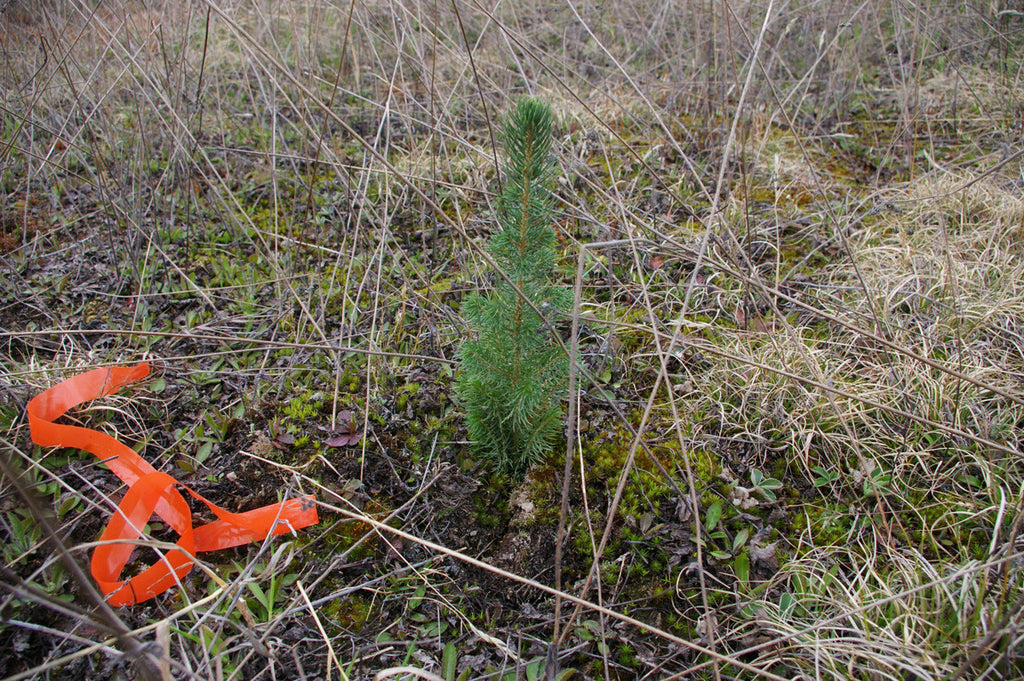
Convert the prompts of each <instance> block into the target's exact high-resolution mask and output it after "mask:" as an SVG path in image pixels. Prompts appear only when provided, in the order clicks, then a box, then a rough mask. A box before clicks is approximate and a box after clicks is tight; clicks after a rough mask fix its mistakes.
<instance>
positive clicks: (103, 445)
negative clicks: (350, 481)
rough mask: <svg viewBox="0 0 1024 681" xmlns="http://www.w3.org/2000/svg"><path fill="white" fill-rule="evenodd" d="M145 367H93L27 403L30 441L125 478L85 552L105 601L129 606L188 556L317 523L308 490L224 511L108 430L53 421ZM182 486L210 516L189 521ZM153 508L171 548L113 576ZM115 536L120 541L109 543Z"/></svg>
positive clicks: (187, 564)
mask: <svg viewBox="0 0 1024 681" xmlns="http://www.w3.org/2000/svg"><path fill="white" fill-rule="evenodd" d="M148 374H149V364H148V363H146V362H143V363H141V364H136V365H135V366H132V367H113V368H110V369H96V370H94V371H88V372H86V373H84V374H80V375H78V376H75V377H74V378H69V379H68V380H66V381H63V382H62V383H58V384H57V385H55V386H53V387H52V388H50V389H49V390H47V391H45V392H42V393H40V394H39V395H36V396H35V397H33V398H32V399H31V400H30V401H29V403H28V423H29V428H30V429H31V432H32V440H33V441H34V442H35V443H36V444H38V445H42V446H44V447H77V448H79V449H84V450H86V451H87V452H91V453H93V454H95V455H96V456H98V457H99V458H100V459H101V460H103V461H104V463H106V464H107V466H108V467H109V468H110V470H111V471H113V472H114V474H115V475H117V477H119V478H121V480H123V481H124V482H125V484H127V485H128V492H127V493H126V494H125V495H124V498H123V499H121V503H120V504H119V505H118V508H117V511H116V512H115V513H114V514H113V516H112V517H111V518H110V522H109V523H108V524H107V528H106V529H105V530H104V531H103V535H102V536H101V537H100V541H101V542H112V543H108V544H102V545H101V546H98V547H96V550H95V551H93V554H92V576H93V577H94V578H95V579H96V582H97V583H98V584H99V586H100V589H101V590H102V591H103V593H104V595H106V596H107V600H108V601H109V602H110V604H111V605H134V604H135V603H141V602H143V601H146V600H149V599H150V598H153V597H154V596H156V595H158V594H161V593H163V592H164V591H166V590H167V589H169V588H171V587H172V586H174V585H175V584H177V583H178V581H179V580H180V579H181V578H182V577H184V576H185V575H186V574H187V573H188V571H189V570H191V569H192V562H193V558H192V557H193V556H195V555H196V553H198V552H200V551H216V550H218V549H226V548H229V547H232V546H239V545H241V544H245V543H247V542H252V541H261V540H263V539H265V538H266V537H267V535H279V534H284V533H286V532H290V531H293V530H298V529H300V528H303V527H308V526H309V525H313V524H315V523H317V522H318V518H317V513H316V505H315V504H314V502H313V498H312V497H302V498H299V499H289V500H288V501H285V502H283V503H280V504H271V505H270V506H264V507H263V508H257V509H255V510H252V511H246V512H245V513H231V512H229V511H225V510H224V509H222V508H220V507H219V506H217V505H216V504H214V503H212V502H210V501H207V500H206V499H204V498H203V497H202V496H201V495H199V494H197V493H196V492H194V491H192V490H191V489H189V488H188V487H185V486H184V485H182V484H181V483H179V482H178V481H177V480H175V479H174V478H172V477H171V476H169V475H167V474H166V473H161V472H159V471H157V470H156V469H155V468H153V467H152V466H151V465H149V463H148V462H147V461H146V460H145V459H143V458H142V457H141V456H139V455H138V454H136V453H135V452H134V451H133V450H132V449H131V448H129V447H128V446H126V445H124V444H122V443H120V442H118V441H117V440H115V439H114V438H112V437H110V436H109V435H105V434H104V433H100V432H98V431H95V430H90V429H88V428H80V427H78V426H67V425H63V424H60V423H54V421H55V420H56V419H58V418H60V417H61V416H63V415H64V414H65V413H67V411H68V410H69V409H71V408H73V407H76V406H78V405H80V404H82V403H83V402H88V401H89V400H94V399H96V398H98V397H103V396H105V395H109V394H110V393H112V392H115V391H117V390H118V389H119V388H120V387H121V386H123V385H126V384H128V383H133V382H135V381H138V380H139V379H141V378H144V377H145V376H147V375H148ZM177 487H182V488H183V489H184V490H185V491H186V492H188V493H189V494H190V495H192V497H194V498H195V499H197V500H199V501H201V502H203V503H204V504H206V506H207V508H209V509H210V510H211V511H212V512H213V514H214V515H215V516H217V518H218V519H217V520H215V521H213V522H211V523H207V524H206V525H201V526H199V527H192V513H191V511H190V510H189V507H188V504H187V503H186V502H185V498H184V497H183V496H182V495H181V493H180V492H179V491H178V490H177ZM154 513H155V514H156V515H157V516H158V517H160V518H162V519H163V520H164V522H166V523H167V525H169V526H170V527H172V528H173V529H174V531H175V532H177V533H178V535H179V537H180V538H179V539H178V542H177V547H178V548H177V549H172V550H171V551H169V552H168V553H167V554H162V555H161V558H160V560H158V561H157V562H156V563H154V564H153V565H151V566H150V567H148V568H147V569H146V570H144V571H143V572H142V573H140V574H138V575H136V576H134V577H132V578H131V579H129V580H126V581H122V580H121V579H120V575H121V571H122V570H123V569H124V567H125V565H127V564H128V561H129V560H130V559H131V555H132V551H133V550H134V549H135V547H136V540H138V539H141V538H142V536H143V535H142V533H141V529H142V527H143V526H144V525H145V524H146V523H148V522H149V519H150V518H151V517H152V516H153V514H154ZM119 540H123V541H122V542H121V543H117V542H118V541H119Z"/></svg>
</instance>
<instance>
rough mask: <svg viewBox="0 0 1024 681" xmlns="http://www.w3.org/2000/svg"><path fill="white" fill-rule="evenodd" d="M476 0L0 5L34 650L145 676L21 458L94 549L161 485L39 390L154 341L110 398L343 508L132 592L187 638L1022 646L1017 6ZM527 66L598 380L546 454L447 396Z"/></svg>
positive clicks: (24, 600) (834, 672)
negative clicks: (62, 548)
mask: <svg viewBox="0 0 1024 681" xmlns="http://www.w3.org/2000/svg"><path fill="white" fill-rule="evenodd" d="M4 6H5V3H3V2H2V1H0V7H4ZM453 7H454V9H453V8H451V7H444V8H441V7H437V8H435V7H433V6H430V5H429V4H424V3H418V2H406V1H404V0H403V1H402V2H395V3H390V4H388V5H386V6H385V5H380V4H374V3H355V4H354V5H352V6H351V7H350V6H349V5H345V6H344V7H342V6H338V5H333V4H330V3H318V2H309V3H305V4H301V5H299V4H294V3H285V4H277V5H273V6H270V5H267V4H265V3H250V2H238V3H218V2H211V3H208V4H206V5H200V4H197V3H166V4H164V5H160V4H152V3H150V4H147V5H145V6H144V5H142V4H138V3H134V2H120V1H118V0H109V1H105V2H100V3H98V4H92V3H79V2H68V3H37V4H35V5H30V4H29V3H27V2H26V1H25V0H22V1H21V2H18V3H15V4H14V5H12V6H11V7H10V8H7V9H6V10H5V11H4V13H3V15H2V16H0V54H2V61H0V83H2V86H0V101H2V107H0V192H2V194H3V197H4V201H3V202H2V204H0V263H2V264H0V267H2V269H3V276H2V277H0V291H2V298H0V302H2V305H0V343H2V350H0V390H2V392H3V395H4V399H3V400H0V430H2V432H3V440H2V441H0V444H2V446H3V450H4V468H3V478H2V480H0V539H2V543H3V552H2V556H0V558H2V571H0V586H3V587H4V591H3V593H2V594H0V650H8V651H14V652H15V653H16V654H15V655H2V656H0V676H2V677H4V678H7V677H16V678H44V677H46V676H47V675H50V674H53V675H58V676H62V677H64V676H66V677H72V676H76V675H78V676H89V677H92V676H97V677H100V676H103V677H107V676H109V677H112V678H133V677H135V676H136V675H137V672H138V668H137V667H136V666H135V664H136V661H134V660H133V658H132V656H131V654H128V655H125V653H126V652H130V647H125V643H124V639H122V640H121V641H114V640H108V638H107V636H108V633H109V632H110V631H111V630H112V629H111V628H112V627H113V625H112V624H111V622H110V621H108V620H105V619H104V615H103V613H102V611H101V610H100V609H99V608H98V606H97V604H96V603H95V602H93V601H91V600H90V598H89V595H88V591H87V589H86V588H85V585H83V584H82V583H80V582H78V581H77V578H76V577H75V575H74V574H73V573H72V571H71V570H69V566H68V565H67V564H65V563H63V562H61V560H60V559H59V557H57V554H56V551H55V550H54V546H53V545H52V543H51V541H50V540H49V539H48V538H47V536H46V532H45V525H46V523H44V522H41V521H40V518H39V515H38V513H36V512H34V511H33V509H32V508H31V507H30V506H29V505H26V504H25V503H24V502H22V501H21V499H20V497H19V496H18V494H17V493H16V488H22V489H30V490H32V492H33V494H34V495H35V498H36V499H37V502H38V503H37V504H36V506H38V509H36V510H37V511H38V510H40V509H45V511H46V514H48V516H47V517H49V519H50V524H51V525H52V526H53V527H55V528H56V531H57V534H58V535H59V537H60V539H61V541H62V542H63V543H64V545H66V546H67V547H68V548H69V549H70V551H71V556H72V557H73V558H74V559H75V561H76V562H77V563H78V565H81V566H86V565H87V564H88V553H87V551H86V549H84V548H82V547H84V546H86V545H87V544H88V543H89V542H92V541H95V539H96V538H97V537H98V536H99V532H100V531H101V529H102V526H103V525H104V523H105V522H106V517H107V516H108V515H109V513H110V509H111V508H113V501H111V500H112V499H117V498H118V497H119V496H120V495H121V494H122V493H123V490H122V489H119V488H118V487H116V486H115V484H114V481H113V479H112V477H111V476H110V474H109V473H108V472H107V471H105V470H104V469H103V468H102V467H101V466H97V465H95V464H94V462H93V461H92V460H91V459H90V458H89V457H87V456H85V455H84V454H82V453H80V452H76V451H72V450H64V449H57V450H49V449H47V450H44V449H41V448H39V447H36V446H33V445H32V444H31V442H30V441H29V439H28V428H27V426H26V423H25V418H24V406H25V403H26V402H27V400H28V399H29V398H30V397H31V396H32V395H34V394H36V393H37V392H39V391H40V390H42V389H44V388H45V387H48V386H50V385H52V384H53V383H55V382H56V381H58V380H60V379H61V378H63V377H66V376H68V375H70V374H72V373H76V372H78V371H80V370H82V369H86V368H93V367H96V366H104V365H109V364H114V363H117V364H127V363H131V362H134V361H137V360H138V359H140V358H142V357H148V358H149V359H150V360H151V361H152V362H153V363H154V364H155V365H156V366H157V367H158V369H159V371H158V372H157V375H156V376H155V377H154V378H153V379H152V380H150V381H149V382H148V383H146V384H144V385H141V386H139V387H136V388H132V389H131V390H128V391H124V392H123V393H121V394H119V395H116V396H111V397H109V398H106V399H104V400H102V401H101V402H96V403H93V404H91V405H89V406H88V407H87V408H84V409H82V410H80V411H79V412H78V413H76V414H75V415H74V419H75V420H76V421H78V422H81V423H82V424H84V425H88V426H89V427H91V428H97V429H101V430H103V431H104V432H108V433H110V434H111V435H115V436H116V437H119V438H120V439H122V440H123V441H126V442H129V443H131V444H135V445H137V448H138V449H139V450H140V451H144V454H145V456H146V457H147V458H148V459H149V460H150V461H151V462H153V464H154V466H156V467H157V468H158V469H160V470H163V471H166V472H168V473H171V474H172V475H174V476H175V477H177V478H178V479H179V480H181V481H183V482H185V483H187V484H188V485H190V486H191V487H193V488H194V489H196V490H197V491H199V492H200V493H202V494H203V495H205V496H207V497H208V498H210V499H212V500H215V501H216V502H217V503H221V504H223V505H224V506H225V507H226V508H230V509H231V510H245V509H249V508H254V507H257V506H260V505H263V504H267V503H271V502H274V501H276V500H278V499H279V498H281V497H282V496H284V495H292V494H295V493H296V492H297V490H303V491H305V492H313V493H315V494H316V496H317V498H318V500H319V502H320V503H321V509H320V511H321V518H322V522H321V524H320V525H319V526H318V527H315V528H308V529H306V530H303V531H301V532H299V533H297V534H296V535H295V536H294V537H290V538H289V537H280V538H278V539H277V540H275V541H272V542H270V543H267V544H265V545H254V546H251V547H245V548H237V549H232V550H229V551H223V552H218V553H213V554H203V555H202V557H201V559H202V561H203V564H204V566H205V567H206V568H208V571H207V570H193V571H192V572H191V573H190V574H189V575H188V577H187V578H186V579H185V580H184V581H183V584H182V585H181V588H179V589H175V590H172V591H171V592H168V593H167V594H166V595H164V596H161V597H160V598H158V599H155V600H153V601H150V602H147V603H146V604H143V605H140V606H135V607H133V608H130V609H123V610H121V611H119V612H117V613H116V615H117V617H119V618H120V619H121V621H122V622H123V625H124V630H125V631H129V632H132V633H131V634H130V635H129V636H130V637H131V638H133V639H135V640H137V641H139V642H140V643H144V644H153V645H152V646H151V647H150V648H148V649H149V650H156V651H159V652H158V656H163V657H164V659H166V660H167V664H168V665H169V668H168V674H169V676H170V678H216V679H229V678H243V677H251V678H253V679H258V678H303V677H305V678H315V677H321V678H323V677H329V676H332V675H337V674H338V673H339V671H340V673H341V675H342V676H343V678H350V679H357V678H373V677H374V675H375V674H377V673H378V672H388V671H389V670H390V671H394V670H396V669H397V668H400V667H416V668H418V669H420V670H423V671H427V672H431V673H434V674H436V675H438V676H440V677H441V678H444V679H455V678H467V679H468V678H503V679H504V678H527V679H536V678H543V677H544V675H545V674H546V673H547V672H548V671H549V669H548V667H549V666H550V664H551V658H549V657H548V653H549V650H550V649H551V644H552V641H554V640H556V637H557V642H558V646H557V650H558V658H557V659H558V665H559V668H560V670H562V671H563V672H565V674H566V678H568V677H569V676H573V677H574V678H608V679H610V678H668V677H672V675H674V674H682V673H688V674H689V675H690V678H707V679H718V678H744V679H753V678H786V679H789V678H808V679H860V678H864V679H867V678H883V677H884V678H900V679H936V680H937V679H945V680H948V681H955V680H956V679H997V678H1018V677H1021V676H1024V661H1022V658H1021V654H1020V650H1021V641H1020V634H1019V631H1020V630H1021V624H1022V622H1021V612H1022V608H1021V605H1022V602H1024V600H1022V599H1024V584H1022V578H1024V573H1022V571H1021V555H1022V554H1021V551H1022V546H1024V543H1022V539H1021V538H1020V536H1019V534H1020V523H1021V519H1022V518H1024V515H1022V507H1024V497H1022V496H1021V495H1022V492H1021V486H1020V482H1019V481H1020V480H1021V477H1022V475H1024V471H1022V463H1021V461H1022V459H1021V436H1020V433H1021V425H1022V422H1024V392H1022V391H1021V388H1020V386H1021V385H1024V283H1022V282H1024V271H1022V270H1024V265H1022V263H1024V257H1022V255H1024V254H1022V250H1024V200H1022V199H1021V196H1022V193H1024V180H1022V175H1021V162H1020V158H1021V156H1020V152H1019V150H1018V149H1017V148H1016V147H1017V146H1018V145H1019V139H1020V131H1021V129H1022V127H1024V96H1022V94H1021V93H1022V92H1024V90H1022V88H1021V83H1020V73H1021V63H1022V60H1021V46H1022V44H1024V37H1022V35H1021V31H1022V29H1024V23H1022V22H1021V20H1020V17H1019V14H1018V13H1016V12H1014V11H1013V10H1012V9H1000V7H996V6H994V5H990V4H988V3H986V4H984V6H982V5H980V4H979V5H978V6H977V7H974V6H973V4H972V3H968V5H956V6H953V5H948V6H946V5H943V6H942V7H932V8H931V9H930V10H929V11H928V12H927V13H925V12H924V11H923V10H922V13H920V14H916V13H915V11H916V10H913V9H911V8H909V7H903V6H899V7H897V6H890V5H885V4H884V3H875V4H874V5H865V6H864V7H863V8H862V9H860V10H858V11H857V12H854V13H853V14H852V15H851V14H850V12H849V11H848V8H847V7H846V6H845V5H840V4H838V3H832V4H831V5H830V4H827V3H826V4H825V5H821V4H817V5H806V4H799V3H798V4H796V5H787V6H786V7H784V8H780V7H777V6H775V5H771V4H768V5H758V4H754V3H748V4H745V5H742V6H735V7H733V6H730V8H729V9H730V10H731V11H727V10H726V8H718V7H715V8H710V7H705V6H700V7H698V6H696V5H694V6H685V7H680V6H678V5H672V4H668V3H666V4H664V5H652V6H650V7H647V6H644V7H639V6H638V7H626V6H625V5H624V4H620V5H616V4H614V3H613V4H612V5H610V6H609V7H604V8H600V9H599V8H592V9H586V10H584V9H582V8H574V7H572V6H569V5H566V6H564V7H562V6H559V7H539V6H538V7H533V6H529V5H522V4H521V3H520V4H518V5H516V6H515V8H514V9H513V8H512V7H511V6H503V7H501V8H500V10H496V12H498V13H497V14H495V15H491V16H487V15H485V14H483V13H481V10H480V9H479V8H478V7H476V6H472V7H471V6H469V5H454V6H453ZM350 9H351V16H350V15H349V11H350ZM931 10H934V11H931ZM577 12H578V14H577ZM762 26H764V27H765V31H764V33H763V35H761V29H762ZM759 35H761V37H760V38H759V37H758V36H759ZM467 45H469V46H471V47H472V48H473V56H474V58H473V60H472V61H470V60H469V59H468V56H467V55H468V51H467ZM755 56H756V59H755V58H754V57H755ZM751 69H753V72H752V73H753V75H752V77H751V78H749V79H748V77H747V76H748V74H749V73H751ZM526 93H529V94H534V95H537V94H540V95H542V96H543V98H544V99H545V100H547V101H550V102H552V104H553V108H554V110H555V111H557V112H560V115H559V119H558V120H557V122H556V125H555V129H554V135H555V138H556V139H555V142H556V144H555V147H556V149H557V155H556V158H555V161H556V163H557V164H558V170H557V173H556V175H557V177H558V178H559V180H558V184H557V186H556V188H555V196H554V199H555V201H554V203H555V224H556V236H557V239H558V241H557V248H558V257H559V265H560V267H561V271H564V272H566V273H574V272H576V273H578V277H579V278H578V282H577V281H575V280H574V277H573V276H572V274H566V276H565V281H564V282H561V283H564V284H565V285H567V286H569V285H572V284H575V283H578V284H579V286H580V291H581V296H580V299H581V304H580V308H579V317H578V319H576V320H575V321H576V322H578V333H577V335H576V337H575V338H574V337H572V334H571V331H570V329H571V328H573V321H574V320H573V319H572V318H571V317H572V315H569V314H567V315H565V319H564V320H561V321H560V322H558V323H557V324H556V327H557V328H558V329H559V330H561V331H562V332H563V334H564V338H563V340H565V341H566V345H567V347H570V348H571V347H573V345H575V346H576V347H578V353H579V371H578V375H577V387H578V389H579V390H578V394H577V395H574V396H573V399H575V400H576V403H575V405H574V408H573V409H572V410H570V413H571V414H572V415H573V416H572V418H570V420H569V421H568V424H567V426H568V427H567V433H566V434H567V437H568V440H569V444H570V448H569V449H570V451H571V452H572V456H573V461H572V462H571V463H572V464H573V465H572V466H571V467H570V468H569V469H565V468H564V460H562V456H563V455H562V453H561V452H551V454H550V455H549V456H548V457H546V458H543V459H542V460H541V461H540V462H539V463H538V464H537V465H536V466H534V467H533V468H532V469H531V470H530V472H529V474H528V475H527V476H526V478H525V480H524V481H522V483H519V484H514V483H510V482H509V481H508V480H507V479H506V478H504V477H502V476H500V475H497V474H496V473H495V471H494V470H493V469H492V468H491V466H490V465H489V464H488V463H487V462H486V461H480V460H477V458H476V456H475V454H474V453H473V450H472V448H471V447H470V446H469V443H468V441H467V439H468V438H467V432H466V428H465V425H464V420H463V414H462V413H461V411H460V409H459V408H458V407H457V406H456V402H455V401H454V400H453V399H452V395H453V380H454V372H455V365H454V358H455V356H456V350H457V348H458V347H459V345H460V343H461V342H462V341H463V340H464V338H465V336H466V332H465V330H464V329H463V327H462V322H461V321H460V318H459V307H460V304H461V302H462V300H463V299H464V298H466V297H467V296H468V295H470V294H472V293H473V292H475V291H478V290H482V289H486V288H488V287H490V286H491V285H493V283H494V281H493V274H490V273H488V267H487V265H486V264H485V263H484V262H483V259H482V258H481V257H480V254H481V253H482V252H483V251H482V242H483V240H484V237H485V236H486V235H487V234H488V233H489V232H490V222H489V220H490V217H491V216H492V215H494V206H495V205H496V203H497V192H498V190H499V187H498V186H497V183H496V173H495V170H494V161H495V155H494V146H493V143H494V138H493V136H492V134H491V129H490V126H492V125H493V124H494V123H495V121H496V120H497V118H496V117H497V115H498V113H499V112H502V111H505V110H507V109H508V107H509V105H510V104H511V102H513V101H515V98H516V97H518V96H519V95H521V94H526ZM565 470H571V473H572V476H571V478H570V479H569V480H568V481H566V480H564V479H563V478H564V471H565ZM566 482H568V486H567V487H564V486H565V484H566ZM563 489H564V490H565V492H566V494H567V500H568V504H567V511H566V513H565V515H564V516H563V514H562V509H561V498H562V494H563ZM194 510H195V511H196V512H198V509H194ZM560 520H562V521H564V525H565V535H564V538H563V540H562V543H561V547H562V551H561V553H560V555H558V556H557V558H556V548H555V547H556V543H557V541H558V531H557V528H558V526H559V521H560ZM147 529H148V530H149V531H150V533H151V534H152V536H153V538H154V539H156V540H167V539H168V538H169V537H168V534H170V533H169V532H168V531H167V529H166V528H164V527H162V525H161V524H160V523H158V522H152V523H150V524H149V526H148V528H147ZM606 529H607V531H608V533H607V536H605V534H604V533H605V531H606ZM171 540H172V541H173V538H171ZM599 549H600V550H599ZM142 553H144V552H140V556H141V555H142ZM214 576H215V577H214ZM516 577H518V578H519V579H518V581H517V579H516ZM524 580H532V582H530V583H528V582H527V581H524ZM555 584H560V585H561V589H562V593H563V595H565V596H568V597H579V598H583V599H584V600H586V601H587V602H588V603H589V605H587V606H585V607H583V608H581V609H580V610H579V612H578V613H577V612H574V608H575V605H574V604H573V603H571V602H569V601H566V600H562V601H561V602H560V603H559V604H558V605H557V606H556V602H555V601H556V599H555V596H554V595H553V594H552V593H551V591H545V590H543V588H546V589H551V587H552V586H553V585H555ZM597 604H599V605H600V606H602V607H605V608H606V609H604V610H603V609H602V608H601V607H597ZM556 612H557V613H558V615H557V620H556ZM114 629H116V627H114ZM90 646H95V647H93V648H90ZM395 673H396V674H397V673H398V672H395Z"/></svg>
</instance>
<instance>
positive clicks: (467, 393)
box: [456, 99, 569, 476]
mask: <svg viewBox="0 0 1024 681" xmlns="http://www.w3.org/2000/svg"><path fill="white" fill-rule="evenodd" d="M551 130H552V116H551V109H550V108H549V107H548V106H547V105H546V104H543V103H541V102H538V101H536V100H532V99H524V100H522V101H520V102H519V103H518V105H517V106H516V107H515V109H514V110H513V111H512V113H511V115H510V116H509V118H508V120H507V122H506V124H505V129H504V142H505V152H506V154H507V156H508V160H507V164H506V168H505V183H504V187H503V190H502V194H501V199H500V203H499V207H498V221H499V223H500V227H501V229H500V231H498V233H497V234H495V235H494V236H493V238H492V240H491V245H490V251H491V254H492V256H493V258H494V261H495V263H496V264H497V266H498V267H499V268H500V270H501V273H502V275H503V276H501V278H500V279H499V281H498V283H497V285H496V286H495V288H494V289H493V290H491V291H490V292H489V293H488V294H487V295H480V294H473V295H470V296H469V297H468V298H467V299H466V300H465V302H464V303H463V305H462V313H463V316H464V317H465V319H466V321H467V322H468V324H469V327H470V330H471V332H472V334H473V337H472V338H471V339H470V340H468V341H466V342H465V343H464V344H463V345H462V347H461V348H460V350H459V360H460V362H461V366H462V373H461V374H460V376H459V379H458V382H457V384H456V392H457V394H458V396H459V398H460V399H461V401H462V404H463V406H464V407H465V409H466V421H467V425H468V428H469V436H470V438H471V440H472V441H473V443H474V446H475V448H476V450H477V452H478V453H479V454H480V455H481V456H482V457H483V458H485V459H488V460H490V461H491V462H492V463H493V464H494V466H495V468H497V469H498V471H499V472H501V473H505V474H508V475H512V476H521V475H523V474H524V473H525V472H526V469H527V468H529V467H530V466H531V465H532V464H533V463H535V462H536V461H537V460H538V459H539V458H540V457H541V456H542V455H543V454H544V452H545V451H546V450H547V449H548V448H549V447H550V445H551V444H552V442H553V441H554V440H555V438H557V437H558V435H559V431H560V430H561V424H562V400H563V397H564V395H563V392H564V390H565V384H566V376H567V371H568V362H567V360H566V357H565V354H564V352H563V351H562V349H561V348H560V347H559V346H558V344H557V343H555V341H554V338H553V328H552V324H551V322H552V320H553V318H554V316H555V315H556V314H558V313H559V312H562V311H565V310H566V309H568V305H569V297H568V291H567V290H566V289H565V288H564V287H560V286H557V285H555V284H553V283H552V281H551V280H552V273H553V272H554V269H555V264H556V261H557V257H558V252H557V249H556V244H557V241H556V239H555V232H554V229H553V228H552V220H551V218H552V205H551V190H550V188H549V185H550V181H551V175H552V161H551V157H550V149H551V137H552V132H551Z"/></svg>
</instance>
